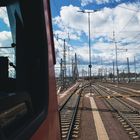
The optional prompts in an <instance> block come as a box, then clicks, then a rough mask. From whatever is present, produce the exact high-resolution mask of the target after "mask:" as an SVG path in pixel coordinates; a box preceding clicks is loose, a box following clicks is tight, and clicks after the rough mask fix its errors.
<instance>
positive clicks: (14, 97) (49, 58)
mask: <svg viewBox="0 0 140 140" xmlns="http://www.w3.org/2000/svg"><path fill="white" fill-rule="evenodd" d="M0 6H6V7H7V12H8V17H9V21H10V27H11V31H12V37H13V41H14V43H13V46H14V47H15V52H16V65H15V70H16V78H15V79H14V78H8V77H7V78H6V77H4V78H0V83H3V84H2V85H0V140H29V139H31V140H59V139H60V137H61V136H60V126H59V125H60V124H59V112H58V104H57V95H56V82H55V73H54V64H55V51H54V42H53V32H52V23H51V12H50V2H49V0H1V1H0Z"/></svg>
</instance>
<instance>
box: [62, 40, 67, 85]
mask: <svg viewBox="0 0 140 140" xmlns="http://www.w3.org/2000/svg"><path fill="white" fill-rule="evenodd" d="M63 62H64V65H63V69H64V88H65V87H66V82H67V81H66V45H65V39H64V49H63Z"/></svg>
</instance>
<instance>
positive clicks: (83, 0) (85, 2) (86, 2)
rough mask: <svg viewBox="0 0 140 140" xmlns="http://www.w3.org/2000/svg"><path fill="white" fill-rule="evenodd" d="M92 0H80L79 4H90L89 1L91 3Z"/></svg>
mask: <svg viewBox="0 0 140 140" xmlns="http://www.w3.org/2000/svg"><path fill="white" fill-rule="evenodd" d="M93 1H94V0H81V5H82V6H86V5H88V4H90V3H93Z"/></svg>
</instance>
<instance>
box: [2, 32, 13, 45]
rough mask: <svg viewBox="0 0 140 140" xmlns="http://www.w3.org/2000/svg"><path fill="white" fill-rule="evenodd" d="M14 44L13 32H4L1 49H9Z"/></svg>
mask: <svg viewBox="0 0 140 140" xmlns="http://www.w3.org/2000/svg"><path fill="white" fill-rule="evenodd" d="M11 43H12V36H11V32H8V31H2V32H0V47H9V46H11Z"/></svg>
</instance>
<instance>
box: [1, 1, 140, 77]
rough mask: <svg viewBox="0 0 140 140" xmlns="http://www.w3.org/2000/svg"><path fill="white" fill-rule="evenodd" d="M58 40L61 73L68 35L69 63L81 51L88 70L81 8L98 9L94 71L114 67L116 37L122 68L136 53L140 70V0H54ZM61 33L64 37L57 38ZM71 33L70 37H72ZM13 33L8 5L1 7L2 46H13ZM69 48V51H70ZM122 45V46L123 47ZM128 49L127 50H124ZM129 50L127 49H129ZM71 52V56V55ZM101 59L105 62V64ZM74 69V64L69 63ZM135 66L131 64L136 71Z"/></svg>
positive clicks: (93, 25) (94, 27) (93, 17)
mask: <svg viewBox="0 0 140 140" xmlns="http://www.w3.org/2000/svg"><path fill="white" fill-rule="evenodd" d="M50 1H51V11H52V21H53V31H54V34H55V36H54V42H55V48H56V52H57V53H56V56H57V64H56V67H57V68H56V73H57V75H58V74H59V69H58V68H59V63H60V59H61V58H63V44H64V43H63V40H62V39H66V48H67V54H66V58H67V63H71V59H73V57H74V53H77V56H78V63H79V71H81V70H82V69H85V70H86V71H87V69H88V67H87V65H88V63H89V55H88V54H89V51H88V18H87V14H85V13H84V14H83V13H79V12H77V11H79V10H95V9H96V10H98V11H97V12H95V13H93V14H91V15H90V24H91V28H90V31H91V38H90V39H91V50H92V64H93V68H92V73H97V71H98V69H99V68H101V67H104V68H108V69H111V68H112V62H113V61H114V60H115V49H114V48H115V45H114V40H113V31H114V33H115V36H114V38H115V41H116V42H117V47H118V64H119V69H120V70H121V71H122V70H123V69H125V70H126V58H127V57H129V59H130V62H131V64H133V61H134V56H135V57H136V61H137V67H138V68H137V70H138V71H139V61H140V54H139V50H140V41H139V40H140V12H139V11H140V2H139V0H61V1H58V0H50ZM57 36H58V37H59V38H62V39H58V40H57ZM68 36H69V37H68ZM11 42H12V40H11V33H10V29H9V23H8V19H7V15H6V10H5V8H0V46H10V43H11ZM68 48H69V52H68ZM120 49H121V50H120ZM123 49H124V50H123ZM126 49H127V50H128V51H127V52H126V51H125V50H126ZM68 53H69V54H70V56H69V57H68ZM101 59H102V65H103V66H101ZM68 67H69V68H70V69H71V65H68ZM133 67H134V66H133V65H131V70H132V71H133V70H134V68H133Z"/></svg>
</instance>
